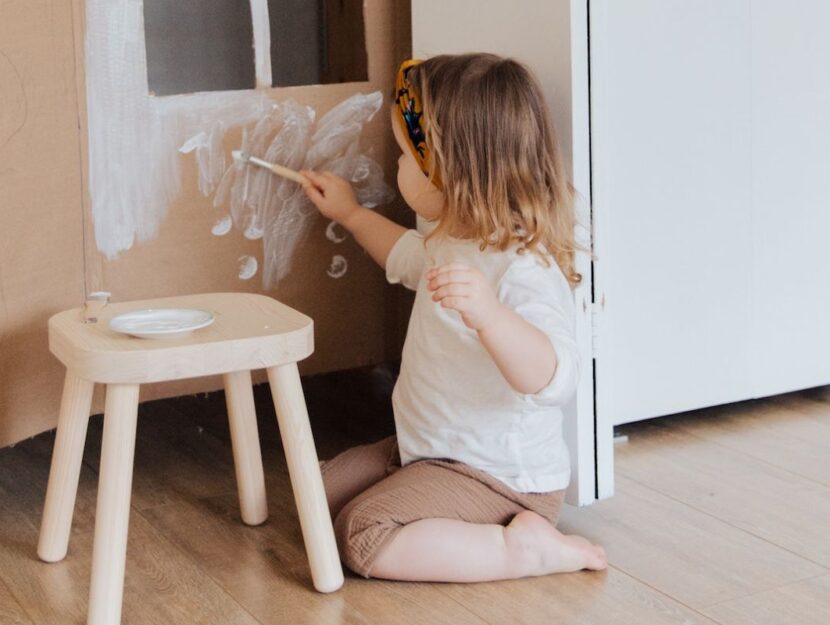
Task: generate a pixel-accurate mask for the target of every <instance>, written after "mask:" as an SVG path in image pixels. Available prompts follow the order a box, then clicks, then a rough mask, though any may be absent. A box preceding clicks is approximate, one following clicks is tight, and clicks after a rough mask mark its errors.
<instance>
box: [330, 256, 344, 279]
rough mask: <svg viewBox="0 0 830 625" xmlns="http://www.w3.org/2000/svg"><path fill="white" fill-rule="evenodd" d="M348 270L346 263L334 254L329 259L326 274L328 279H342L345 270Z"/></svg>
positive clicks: (342, 258)
mask: <svg viewBox="0 0 830 625" xmlns="http://www.w3.org/2000/svg"><path fill="white" fill-rule="evenodd" d="M348 268H349V263H348V261H347V260H346V259H345V258H344V257H343V256H341V255H340V254H335V255H334V256H332V257H331V264H330V265H329V268H328V270H327V271H326V273H327V274H328V276H329V277H330V278H342V277H343V276H345V275H346V270H347V269H348Z"/></svg>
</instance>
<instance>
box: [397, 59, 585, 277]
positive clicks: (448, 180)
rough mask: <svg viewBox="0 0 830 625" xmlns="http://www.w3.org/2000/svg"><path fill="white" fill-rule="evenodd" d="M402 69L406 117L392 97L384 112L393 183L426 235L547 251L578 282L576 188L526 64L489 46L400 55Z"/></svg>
mask: <svg viewBox="0 0 830 625" xmlns="http://www.w3.org/2000/svg"><path fill="white" fill-rule="evenodd" d="M402 71H403V73H401V74H400V75H399V86H398V87H399V88H398V89H397V93H396V98H398V102H404V108H405V109H406V110H407V112H406V116H404V115H403V114H402V112H401V111H400V109H399V104H398V103H396V104H395V105H394V106H393V111H392V114H393V126H394V128H395V136H396V138H397V140H398V143H399V144H400V146H401V150H402V152H403V154H402V156H401V159H400V160H399V166H398V169H399V171H398V183H399V186H400V188H401V194H402V195H403V196H404V199H405V200H406V201H407V203H409V205H410V206H411V207H412V208H413V209H414V210H415V211H416V212H417V213H418V214H420V215H422V216H423V217H425V218H426V219H428V220H431V221H436V220H437V226H436V228H435V230H434V231H433V233H432V234H431V235H430V236H440V235H442V234H443V235H450V236H454V237H458V238H465V239H473V240H476V241H479V242H480V243H481V246H482V249H484V248H485V247H486V246H488V245H492V246H495V247H496V248H498V249H502V250H504V249H506V248H507V247H508V246H510V245H511V244H513V243H518V244H519V246H520V250H521V251H522V252H523V251H524V250H530V251H531V252H534V253H536V254H538V255H540V256H541V257H542V258H546V256H545V255H546V253H547V254H550V255H552V256H553V257H554V258H555V260H556V261H557V263H558V264H559V266H560V268H561V269H562V271H563V273H564V274H565V276H566V278H568V280H569V282H570V283H571V285H572V286H575V285H577V284H579V282H580V281H581V275H580V274H578V273H577V272H576V271H575V270H574V264H573V263H574V251H575V249H576V248H577V247H581V246H576V245H575V241H574V225H575V214H574V189H573V186H572V185H571V183H570V181H569V180H567V178H566V175H565V170H564V167H563V164H562V159H561V156H560V154H559V147H558V145H557V141H556V136H555V133H554V129H553V125H552V124H551V123H550V121H549V119H548V114H547V110H546V106H545V101H544V97H543V95H542V91H541V89H540V87H539V85H538V84H537V82H536V80H535V79H534V77H533V76H532V74H531V73H530V72H529V71H528V69H527V68H525V67H524V66H523V65H522V64H520V63H518V62H516V61H514V60H512V59H505V58H501V57H498V56H496V55H493V54H463V55H441V56H435V57H432V58H430V59H427V60H425V61H423V62H415V63H412V62H407V63H405V64H404V65H403V66H402ZM401 85H404V88H403V89H401V88H400V87H401ZM402 91H404V92H406V93H405V94H404V95H403V96H401V92H402ZM416 106H417V107H418V108H421V107H422V112H423V117H422V119H421V120H420V123H419V120H418V119H417V113H419V112H420V110H418V111H416V110H414V109H415V108H416ZM418 126H420V129H419V128H418ZM421 131H422V132H423V136H419V133H420V132H421ZM419 140H420V141H421V144H420V145H419Z"/></svg>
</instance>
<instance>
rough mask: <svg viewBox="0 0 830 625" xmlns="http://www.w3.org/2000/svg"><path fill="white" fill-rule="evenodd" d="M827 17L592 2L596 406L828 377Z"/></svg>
mask: <svg viewBox="0 0 830 625" xmlns="http://www.w3.org/2000/svg"><path fill="white" fill-rule="evenodd" d="M828 20H830V4H828V3H825V2H821V1H819V0H799V1H797V2H786V3H785V2H776V1H774V0H695V2H687V1H685V0H592V1H591V2H590V31H591V36H590V42H591V44H590V47H591V146H592V175H593V184H592V187H593V221H594V229H595V231H594V233H595V245H596V254H597V255H598V257H599V258H598V259H597V261H596V263H595V267H594V269H595V274H594V278H595V289H596V296H597V299H601V298H602V297H603V296H604V298H605V308H604V311H603V312H602V314H601V329H600V332H599V340H598V345H597V359H596V380H595V383H596V389H597V400H596V401H597V414H598V415H599V416H602V417H604V418H607V417H608V416H609V415H610V416H611V419H612V420H613V422H614V423H615V424H617V423H626V422H630V421H636V420H641V419H646V418H650V417H655V416H660V415H666V414H670V413H676V412H681V411H686V410H692V409H696V408H700V407H704V406H711V405H717V404H722V403H727V402H733V401H739V400H744V399H749V398H753V397H759V396H764V395H771V394H774V393H779V392H784V391H790V390H794V389H798V388H806V387H809V386H815V385H820V384H828V383H830V349H828V348H830V275H828V274H829V272H828V267H830V245H828V244H827V233H828V231H830V189H828V186H827V179H828V175H830V39H828V37H827V36H826V32H825V31H826V25H827V23H828Z"/></svg>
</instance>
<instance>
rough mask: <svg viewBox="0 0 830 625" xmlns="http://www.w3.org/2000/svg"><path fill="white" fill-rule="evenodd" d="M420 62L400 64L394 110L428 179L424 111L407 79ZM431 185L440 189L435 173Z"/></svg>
mask: <svg viewBox="0 0 830 625" xmlns="http://www.w3.org/2000/svg"><path fill="white" fill-rule="evenodd" d="M422 62H423V61H420V60H416V59H410V60H408V61H404V62H403V63H401V66H400V69H398V74H397V76H396V78H395V103H396V104H397V105H398V106H397V109H396V110H397V112H398V115H397V118H398V119H399V121H400V124H401V130H402V131H403V136H404V137H406V140H407V143H408V144H409V147H410V148H411V150H412V155H413V156H414V157H415V160H416V161H418V165H419V166H420V168H421V171H422V172H424V175H425V176H426V177H427V178H429V176H430V171H429V170H430V166H431V165H432V159H431V155H430V153H429V148H428V147H427V142H426V132H425V125H426V122H425V121H424V109H423V107H422V106H421V100H420V98H419V97H418V93H417V92H416V90H415V89H414V88H413V87H412V85H411V84H410V82H409V80H408V79H407V74H408V73H409V70H410V69H412V68H413V67H415V66H416V65H418V64H419V63H422ZM432 184H434V185H435V186H436V187H438V188H439V189H440V188H441V178H440V176H439V175H438V172H437V171H436V172H435V173H434V175H433V178H432Z"/></svg>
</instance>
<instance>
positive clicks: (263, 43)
mask: <svg viewBox="0 0 830 625" xmlns="http://www.w3.org/2000/svg"><path fill="white" fill-rule="evenodd" d="M250 2H251V19H252V20H253V22H254V61H255V63H256V82H257V86H258V87H267V88H270V87H271V81H272V78H271V22H270V20H269V17H268V0H250Z"/></svg>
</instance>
